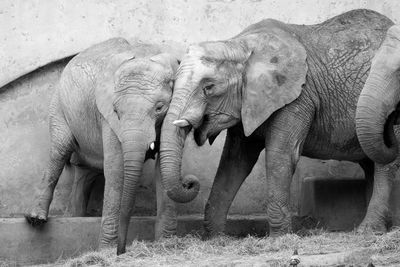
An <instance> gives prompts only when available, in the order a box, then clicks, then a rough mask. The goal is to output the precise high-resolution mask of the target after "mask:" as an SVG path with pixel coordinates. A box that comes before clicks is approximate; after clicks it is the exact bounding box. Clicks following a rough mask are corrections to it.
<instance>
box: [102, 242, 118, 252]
mask: <svg viewBox="0 0 400 267" xmlns="http://www.w3.org/2000/svg"><path fill="white" fill-rule="evenodd" d="M116 247H117V239H114V240H112V241H105V240H101V241H100V243H99V250H103V249H111V248H112V249H114V248H116Z"/></svg>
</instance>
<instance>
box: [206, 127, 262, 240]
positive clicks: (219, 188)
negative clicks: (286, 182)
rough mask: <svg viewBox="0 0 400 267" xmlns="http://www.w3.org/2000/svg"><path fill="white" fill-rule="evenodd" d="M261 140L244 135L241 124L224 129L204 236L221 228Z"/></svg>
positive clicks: (258, 153) (251, 164) (219, 230)
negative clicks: (223, 141)
mask: <svg viewBox="0 0 400 267" xmlns="http://www.w3.org/2000/svg"><path fill="white" fill-rule="evenodd" d="M263 143H264V142H263V140H255V139H252V138H246V137H245V136H244V134H243V130H242V126H241V125H240V126H235V127H233V128H230V129H228V133H227V137H226V140H225V145H224V149H223V152H222V156H221V160H220V163H219V166H218V171H217V174H216V176H215V180H214V183H213V185H212V188H211V192H210V196H209V198H208V201H207V204H206V207H205V212H204V230H205V237H206V238H209V237H212V236H215V235H217V234H218V233H222V232H223V231H224V230H225V225H226V219H227V214H228V211H229V208H230V206H231V204H232V201H233V199H234V198H235V196H236V193H237V191H238V190H239V188H240V186H241V185H242V183H243V181H244V180H245V179H246V177H247V176H248V175H249V173H250V172H251V170H252V168H253V166H254V164H255V163H256V162H257V159H258V156H259V155H260V152H261V150H262V149H263V148H264V145H263Z"/></svg>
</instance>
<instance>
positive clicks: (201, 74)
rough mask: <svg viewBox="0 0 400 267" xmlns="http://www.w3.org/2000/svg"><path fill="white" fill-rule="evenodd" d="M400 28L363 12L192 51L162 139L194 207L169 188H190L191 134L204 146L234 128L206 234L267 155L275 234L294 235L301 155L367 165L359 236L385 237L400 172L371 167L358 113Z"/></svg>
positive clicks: (251, 31) (269, 28) (265, 24)
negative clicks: (184, 157) (390, 34)
mask: <svg viewBox="0 0 400 267" xmlns="http://www.w3.org/2000/svg"><path fill="white" fill-rule="evenodd" d="M391 25H393V23H392V22H391V21H390V20H389V19H388V18H386V17H384V16H382V15H380V14H378V13H376V12H373V11H369V10H354V11H350V12H347V13H344V14H342V15H339V16H337V17H334V18H332V19H330V20H328V21H326V22H324V23H321V24H318V25H309V26H306V25H291V24H284V23H281V22H279V21H276V20H264V21H261V22H259V23H257V24H254V25H251V26H250V27H248V28H247V29H245V30H244V31H243V32H242V33H240V34H239V35H237V36H236V37H234V38H232V39H229V40H226V41H217V42H203V43H200V44H198V45H193V46H191V47H189V49H188V51H187V53H186V55H185V56H184V58H183V59H182V62H181V64H180V67H179V69H178V72H177V78H176V80H175V85H174V94H173V97H172V101H171V105H170V108H169V110H168V113H167V116H166V117H165V120H164V123H163V127H162V131H161V147H160V160H161V161H160V167H161V175H162V179H163V183H165V184H167V186H166V187H165V188H166V189H167V192H168V196H169V197H171V198H172V199H173V200H175V201H178V202H179V201H182V199H183V200H186V199H185V195H184V196H183V197H182V194H180V193H181V192H178V191H177V190H168V188H171V187H172V188H174V186H171V187H168V183H171V184H172V185H174V184H179V183H180V182H181V181H182V178H181V177H180V175H179V174H180V167H181V156H180V155H181V154H182V149H183V145H184V140H185V138H186V136H187V134H188V133H189V131H190V130H191V129H194V138H195V141H196V142H197V144H198V145H203V144H204V143H205V141H206V140H207V139H208V140H209V141H210V143H212V142H213V140H214V139H215V137H216V136H217V135H218V134H219V132H221V131H222V130H224V129H228V131H227V137H226V141H225V146H224V149H223V153H222V157H221V160H220V164H219V167H218V171H217V174H216V177H215V180H214V183H213V186H212V189H211V193H210V196H209V199H208V201H207V204H206V209H205V222H204V226H205V231H206V234H207V235H209V236H212V235H215V234H217V233H219V232H222V231H224V229H225V223H226V216H227V212H228V210H229V207H230V205H231V203H232V200H233V199H234V197H235V195H236V193H237V191H238V190H239V188H240V186H241V184H242V183H243V181H244V180H245V179H246V177H247V176H248V174H249V173H250V172H251V170H252V168H253V166H254V164H255V163H256V161H257V159H258V156H259V153H260V152H261V150H262V149H265V151H266V152H265V164H266V181H267V196H266V197H267V200H268V201H267V203H268V204H267V215H268V220H269V226H270V228H269V229H270V236H277V235H281V234H283V233H286V232H288V231H291V216H290V212H289V206H288V205H289V194H290V183H291V179H292V175H293V173H294V171H295V168H296V165H297V162H298V160H299V157H300V155H304V156H307V157H311V158H317V159H336V160H348V161H353V162H356V163H359V164H360V165H361V167H362V168H363V169H364V171H365V176H366V179H367V184H368V185H369V190H370V191H372V192H370V195H371V194H372V197H371V200H370V202H369V206H368V211H367V214H366V216H365V218H364V220H363V222H362V223H361V225H360V226H359V229H360V230H365V229H369V230H370V229H372V230H374V231H379V232H381V231H385V230H386V228H385V218H386V215H387V212H388V197H389V195H390V194H389V193H390V187H391V184H392V181H393V179H394V175H395V172H396V170H397V164H396V163H392V164H389V165H382V164H379V163H376V164H374V162H373V161H371V160H370V159H368V157H367V156H366V155H365V153H364V152H363V150H362V149H361V147H360V144H359V142H358V140H357V135H356V128H355V111H356V105H357V100H358V96H359V95H360V92H361V89H362V88H363V85H364V82H365V80H366V78H367V76H368V71H369V67H370V64H371V59H372V58H373V56H374V54H375V52H376V51H377V49H378V48H379V46H380V44H381V42H382V40H383V39H384V37H385V34H386V32H387V30H388V28H389V27H390V26H391ZM373 179H375V180H373ZM372 183H373V184H372ZM372 186H373V188H372Z"/></svg>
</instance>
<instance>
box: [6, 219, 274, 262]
mask: <svg viewBox="0 0 400 267" xmlns="http://www.w3.org/2000/svg"><path fill="white" fill-rule="evenodd" d="M100 219H101V218H99V217H70V218H67V217H59V218H57V217H54V218H50V219H49V221H48V222H47V223H46V224H45V225H43V226H41V227H39V228H33V227H31V226H30V225H28V224H27V223H26V222H25V219H24V218H3V219H0V265H1V263H2V262H7V263H10V264H11V265H13V266H15V265H17V266H18V265H29V264H41V263H51V262H54V261H56V260H57V259H59V258H67V257H72V256H77V255H79V254H81V253H82V252H85V251H89V250H94V249H96V248H97V243H98V235H99V232H100ZM154 224H155V217H132V219H131V223H130V226H129V236H128V244H129V243H131V242H132V240H133V239H139V240H153V239H154ZM202 224H203V216H200V215H191V216H180V217H179V219H178V235H180V236H182V235H186V234H188V233H196V232H200V231H201V229H202ZM266 231H267V220H266V217H265V216H248V215H238V216H229V218H228V223H227V233H228V234H230V235H237V236H246V235H248V234H252V235H265V233H266Z"/></svg>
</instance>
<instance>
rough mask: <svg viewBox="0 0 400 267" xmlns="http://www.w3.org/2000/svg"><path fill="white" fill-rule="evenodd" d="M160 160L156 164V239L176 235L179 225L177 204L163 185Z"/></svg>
mask: <svg viewBox="0 0 400 267" xmlns="http://www.w3.org/2000/svg"><path fill="white" fill-rule="evenodd" d="M160 176H161V173H160V159H159V157H157V161H156V163H155V178H156V179H155V181H156V192H157V220H156V225H155V239H156V240H157V239H160V238H162V237H168V236H171V235H175V234H176V228H177V225H178V220H177V211H176V203H175V202H174V201H173V200H172V199H170V198H169V197H168V196H167V193H166V192H165V190H163V188H162V185H161V177H160Z"/></svg>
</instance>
